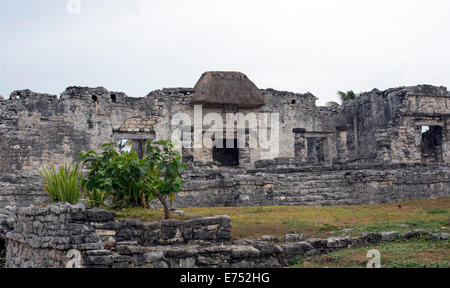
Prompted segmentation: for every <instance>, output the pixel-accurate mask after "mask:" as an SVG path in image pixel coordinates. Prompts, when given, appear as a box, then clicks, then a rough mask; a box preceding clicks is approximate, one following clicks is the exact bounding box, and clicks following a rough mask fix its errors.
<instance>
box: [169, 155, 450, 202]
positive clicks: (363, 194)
mask: <svg viewBox="0 0 450 288" xmlns="http://www.w3.org/2000/svg"><path fill="white" fill-rule="evenodd" d="M280 161H281V160H280ZM266 162H270V163H271V164H270V163H269V164H267V163H266ZM266 162H264V163H266V164H267V165H268V166H265V167H264V168H259V169H252V170H239V169H221V170H217V169H197V170H194V171H193V172H191V173H190V174H188V175H186V176H185V185H184V186H183V187H184V188H183V191H182V192H180V193H178V194H177V198H176V199H175V205H176V206H177V207H212V206H272V205H275V206H284V205H288V206H293V205H313V206H334V205H359V204H374V203H384V202H395V201H407V200H420V199H430V198H440V197H450V166H449V165H447V164H374V165H334V166H325V167H324V166H308V167H301V166H297V167H284V166H283V165H284V164H283V165H281V164H280V165H281V166H280V165H276V163H272V162H273V161H266ZM261 165H262V164H261Z"/></svg>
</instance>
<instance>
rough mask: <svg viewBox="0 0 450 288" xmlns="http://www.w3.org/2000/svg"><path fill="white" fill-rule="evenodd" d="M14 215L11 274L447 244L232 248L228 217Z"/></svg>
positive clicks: (387, 236)
mask: <svg viewBox="0 0 450 288" xmlns="http://www.w3.org/2000/svg"><path fill="white" fill-rule="evenodd" d="M16 214H17V215H16V218H15V220H14V225H13V228H12V230H11V231H9V232H8V233H7V234H6V237H5V238H6V242H7V257H6V265H7V267H9V268H18V267H21V268H32V267H39V268H49V267H55V268H56V267H80V268H82V267H84V268H89V267H91V268H93V267H96V268H100V267H103V268H134V267H142V268H196V267H210V268H213V267H222V268H276V267H286V266H288V265H289V264H290V263H291V261H292V260H294V259H297V258H299V257H310V256H315V255H320V254H323V253H329V252H331V251H334V250H337V249H343V248H347V247H350V246H351V247H358V246H365V245H370V244H374V243H378V242H380V241H394V240H398V239H409V238H413V237H418V236H429V237H432V239H434V240H442V239H448V234H445V233H444V234H433V235H432V234H431V232H429V231H422V230H416V231H411V232H408V233H404V234H399V233H397V232H384V233H367V234H363V235H362V236H359V237H353V238H351V237H348V236H342V237H331V238H327V239H307V240H304V241H302V239H301V237H300V236H299V235H286V237H285V239H279V238H278V237H274V236H263V237H261V238H258V239H245V240H239V241H235V242H231V241H230V238H231V233H230V228H231V223H230V218H229V217H228V216H217V217H209V218H201V219H194V220H186V221H180V220H169V221H161V222H154V223H142V222H140V221H135V220H120V221H115V220H114V216H115V215H114V213H113V212H109V211H104V210H99V209H86V208H85V207H84V206H83V205H81V204H79V205H75V206H71V205H69V204H60V205H52V206H47V207H45V208H37V207H30V208H21V209H18V210H17V213H16ZM168 244H170V245H168Z"/></svg>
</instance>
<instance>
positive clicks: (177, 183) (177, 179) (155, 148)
mask: <svg viewBox="0 0 450 288" xmlns="http://www.w3.org/2000/svg"><path fill="white" fill-rule="evenodd" d="M146 145H147V154H146V155H145V157H144V159H145V162H146V167H147V175H146V179H145V182H146V184H147V188H148V189H149V192H150V193H151V194H152V195H154V196H155V197H156V198H157V199H158V200H159V201H160V202H161V204H162V205H163V207H164V216H165V218H166V219H169V218H170V209H169V204H168V201H167V199H168V198H169V199H170V201H172V200H173V199H174V198H175V193H177V192H179V191H180V190H181V185H182V184H183V180H182V178H181V172H180V171H181V170H185V169H186V165H185V164H183V163H182V160H181V156H180V154H179V153H178V152H177V151H175V150H174V145H173V144H172V143H171V141H170V140H167V141H158V142H152V141H148V142H147V143H146Z"/></svg>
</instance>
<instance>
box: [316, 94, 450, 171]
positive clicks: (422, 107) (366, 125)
mask: <svg viewBox="0 0 450 288" xmlns="http://www.w3.org/2000/svg"><path fill="white" fill-rule="evenodd" d="M449 104H450V95H449V93H448V92H447V89H446V88H445V87H435V86H429V85H420V86H413V87H400V88H393V89H388V90H385V91H379V90H377V89H374V90H373V91H371V92H367V93H362V94H361V96H360V97H359V98H358V99H356V100H354V101H351V102H348V103H345V104H344V105H342V106H341V107H321V108H320V109H319V112H320V115H321V117H320V118H321V119H322V122H323V127H324V129H327V130H330V129H331V130H333V129H334V128H333V127H341V126H342V127H345V131H346V139H347V150H348V160H349V161H351V162H356V163H368V162H369V163H370V162H374V161H375V162H387V163H421V162H423V160H422V156H421V146H422V144H421V129H420V128H421V127H420V126H421V125H420V124H423V126H427V124H428V125H440V126H442V127H443V135H442V136H443V137H442V142H443V149H442V152H441V154H443V161H440V162H446V163H448V154H449V150H448V147H449V146H448V145H449V141H448V139H449V132H448V131H449V130H448V125H449V124H448V123H449V122H450V121H449V120H448V119H449V116H450V109H449ZM336 144H337V143H336Z"/></svg>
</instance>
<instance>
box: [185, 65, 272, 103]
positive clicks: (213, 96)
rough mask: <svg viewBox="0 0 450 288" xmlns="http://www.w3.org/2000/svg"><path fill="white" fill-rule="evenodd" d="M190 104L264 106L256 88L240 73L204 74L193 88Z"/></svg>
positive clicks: (259, 92) (261, 96)
mask: <svg viewBox="0 0 450 288" xmlns="http://www.w3.org/2000/svg"><path fill="white" fill-rule="evenodd" d="M194 90H195V93H194V94H193V95H192V100H191V104H201V105H205V106H220V105H224V104H230V105H237V106H238V107H243V108H255V107H259V106H263V105H264V104H265V101H264V97H263V95H262V94H261V91H259V89H258V87H256V85H255V84H254V83H253V82H252V81H250V80H249V79H248V78H247V76H246V75H244V74H242V73H240V72H206V73H204V74H203V75H202V77H200V80H198V82H197V84H196V85H195V87H194Z"/></svg>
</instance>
